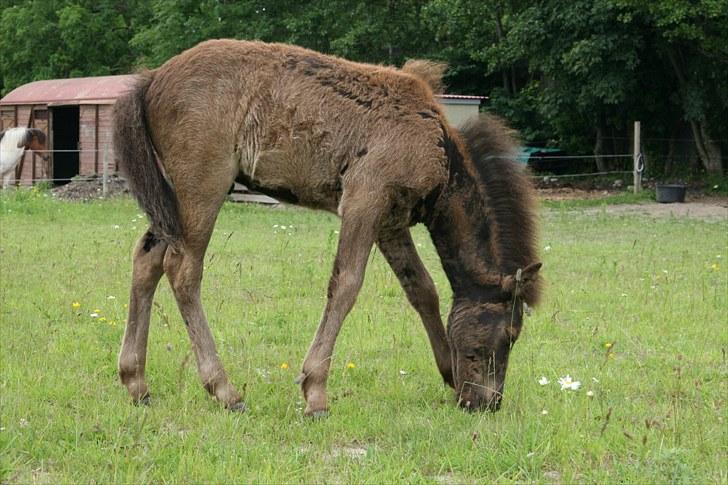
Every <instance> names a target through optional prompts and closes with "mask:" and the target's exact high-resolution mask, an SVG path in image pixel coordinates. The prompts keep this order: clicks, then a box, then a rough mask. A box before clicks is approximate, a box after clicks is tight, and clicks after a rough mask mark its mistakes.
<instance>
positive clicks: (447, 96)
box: [435, 94, 488, 100]
mask: <svg viewBox="0 0 728 485" xmlns="http://www.w3.org/2000/svg"><path fill="white" fill-rule="evenodd" d="M435 97H436V98H442V99H472V100H476V99H478V100H483V99H488V96H467V95H465V94H436V95H435Z"/></svg>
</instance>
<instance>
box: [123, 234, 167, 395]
mask: <svg viewBox="0 0 728 485" xmlns="http://www.w3.org/2000/svg"><path fill="white" fill-rule="evenodd" d="M166 250H167V244H166V243H163V242H161V241H159V240H158V239H157V238H156V237H155V236H154V234H152V233H151V232H147V233H146V234H144V236H142V238H141V239H140V240H139V242H138V243H137V245H136V248H135V249H134V269H133V271H132V283H131V295H130V297H129V316H128V318H127V323H126V331H125V332H124V340H123V343H122V346H121V352H120V353H119V377H121V382H123V383H124V385H125V386H126V388H127V389H128V390H129V394H131V397H132V399H133V400H134V402H139V401H142V402H146V401H147V399H148V396H149V394H148V390H147V384H146V382H145V381H144V365H145V363H146V360H147V335H148V334H149V316H150V314H151V311H152V299H153V298H154V291H155V290H156V288H157V283H159V279H160V278H161V277H162V273H163V270H162V262H163V260H164V253H165V251H166Z"/></svg>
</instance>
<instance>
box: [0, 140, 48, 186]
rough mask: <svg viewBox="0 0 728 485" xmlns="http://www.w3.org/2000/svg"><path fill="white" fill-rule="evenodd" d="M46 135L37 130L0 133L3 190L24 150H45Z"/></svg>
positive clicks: (0, 171) (0, 168)
mask: <svg viewBox="0 0 728 485" xmlns="http://www.w3.org/2000/svg"><path fill="white" fill-rule="evenodd" d="M45 149H46V135H45V133H43V131H41V130H39V129H37V128H9V129H7V130H5V131H3V132H0V177H2V179H3V189H6V188H7V187H8V185H10V180H11V179H12V178H13V170H15V166H16V165H17V164H18V162H19V161H20V159H21V158H22V157H23V153H25V150H45Z"/></svg>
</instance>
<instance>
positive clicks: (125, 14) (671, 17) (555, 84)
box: [0, 0, 728, 175]
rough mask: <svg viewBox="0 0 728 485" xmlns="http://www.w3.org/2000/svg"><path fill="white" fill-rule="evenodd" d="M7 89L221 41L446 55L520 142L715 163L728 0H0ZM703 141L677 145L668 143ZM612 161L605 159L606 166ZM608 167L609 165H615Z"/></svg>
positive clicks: (115, 69)
mask: <svg viewBox="0 0 728 485" xmlns="http://www.w3.org/2000/svg"><path fill="white" fill-rule="evenodd" d="M0 5H1V6H2V14H1V16H0V43H1V44H2V45H3V48H2V49H0V73H1V74H0V93H2V94H5V93H7V92H9V91H10V90H11V89H12V88H14V87H16V86H18V85H20V84H23V83H25V82H28V81H31V80H35V79H48V78H60V77H69V76H71V77H72V76H89V75H100V74H114V73H126V72H130V71H133V70H134V69H136V68H137V67H140V66H144V67H156V66H159V65H161V64H162V63H163V62H164V61H166V60H167V59H169V58H170V57H172V56H174V55H176V54H178V53H179V52H181V51H182V50H184V49H186V48H189V47H191V46H193V45H195V44H197V43H198V42H200V41H203V40H205V39H210V38H224V37H229V38H238V39H261V40H264V41H270V42H287V43H293V44H298V45H302V46H304V47H309V48H312V49H315V50H318V51H321V52H326V53H331V54H336V55H340V56H344V57H346V58H349V59H352V60H358V61H365V62H375V63H384V64H393V65H401V64H402V63H403V62H404V61H405V60H407V59H409V58H416V57H420V58H422V57H424V58H432V59H437V60H443V61H446V62H448V63H449V64H450V66H451V69H450V71H449V72H448V73H447V75H446V84H447V85H448V88H449V91H450V92H453V93H467V94H480V95H486V96H489V97H490V104H489V105H488V106H487V109H488V110H490V111H492V112H495V113H498V114H501V115H502V116H504V117H505V118H507V119H508V120H509V121H510V122H511V124H513V125H514V126H515V127H516V128H518V129H520V130H521V132H522V135H523V139H524V142H526V143H530V144H533V145H536V146H543V145H548V146H558V147H560V148H562V149H565V150H567V151H569V152H571V153H574V154H584V153H591V152H595V153H598V154H623V153H629V151H630V150H631V146H630V142H629V138H630V136H631V125H632V122H633V121H634V120H642V121H643V137H644V139H645V141H646V143H645V147H646V150H647V151H648V154H649V155H650V157H648V159H649V160H650V161H651V163H650V165H649V166H648V170H650V171H652V172H655V171H657V170H660V171H662V170H665V171H668V172H669V171H677V172H685V171H689V170H691V169H692V165H691V164H690V160H692V159H695V158H696V157H697V158H699V159H700V160H701V161H702V162H703V166H704V168H705V169H706V170H708V171H710V172H712V173H714V174H716V175H717V174H719V172H720V170H722V163H721V160H722V158H724V156H723V154H724V153H726V152H727V151H728V121H726V117H725V113H726V112H727V111H728V77H727V76H726V75H725V73H726V72H727V71H728V0H696V1H692V0H657V1H651V2H649V1H648V2H646V1H643V0H576V1H573V0H539V1H536V2H534V1H525V0H494V1H491V2H483V1H482V0H376V1H372V2H361V1H352V0H310V1H306V2H293V1H291V0H270V1H266V2H261V1H257V0H244V1H227V0H203V1H199V0H196V1H193V0H183V1H173V0H154V1H152V2H142V1H140V0H132V1H127V2H117V1H114V0H102V1H96V2H92V1H90V0H21V1H8V0H5V1H2V2H0ZM686 138H688V139H693V140H694V143H693V145H692V147H691V148H689V149H687V150H681V151H680V150H678V151H679V152H680V153H676V150H675V148H674V146H673V143H672V141H671V140H682V139H686ZM604 163H606V162H604ZM605 168H608V167H605Z"/></svg>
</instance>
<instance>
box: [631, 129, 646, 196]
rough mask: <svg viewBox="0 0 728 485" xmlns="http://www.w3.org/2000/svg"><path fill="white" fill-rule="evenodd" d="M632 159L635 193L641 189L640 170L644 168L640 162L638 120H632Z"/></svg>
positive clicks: (640, 149)
mask: <svg viewBox="0 0 728 485" xmlns="http://www.w3.org/2000/svg"><path fill="white" fill-rule="evenodd" d="M632 159H633V161H634V180H633V183H634V193H635V194H637V193H639V191H640V190H642V170H644V168H645V167H644V165H643V162H642V148H641V146H640V122H639V121H635V122H634V152H633V153H632Z"/></svg>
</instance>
